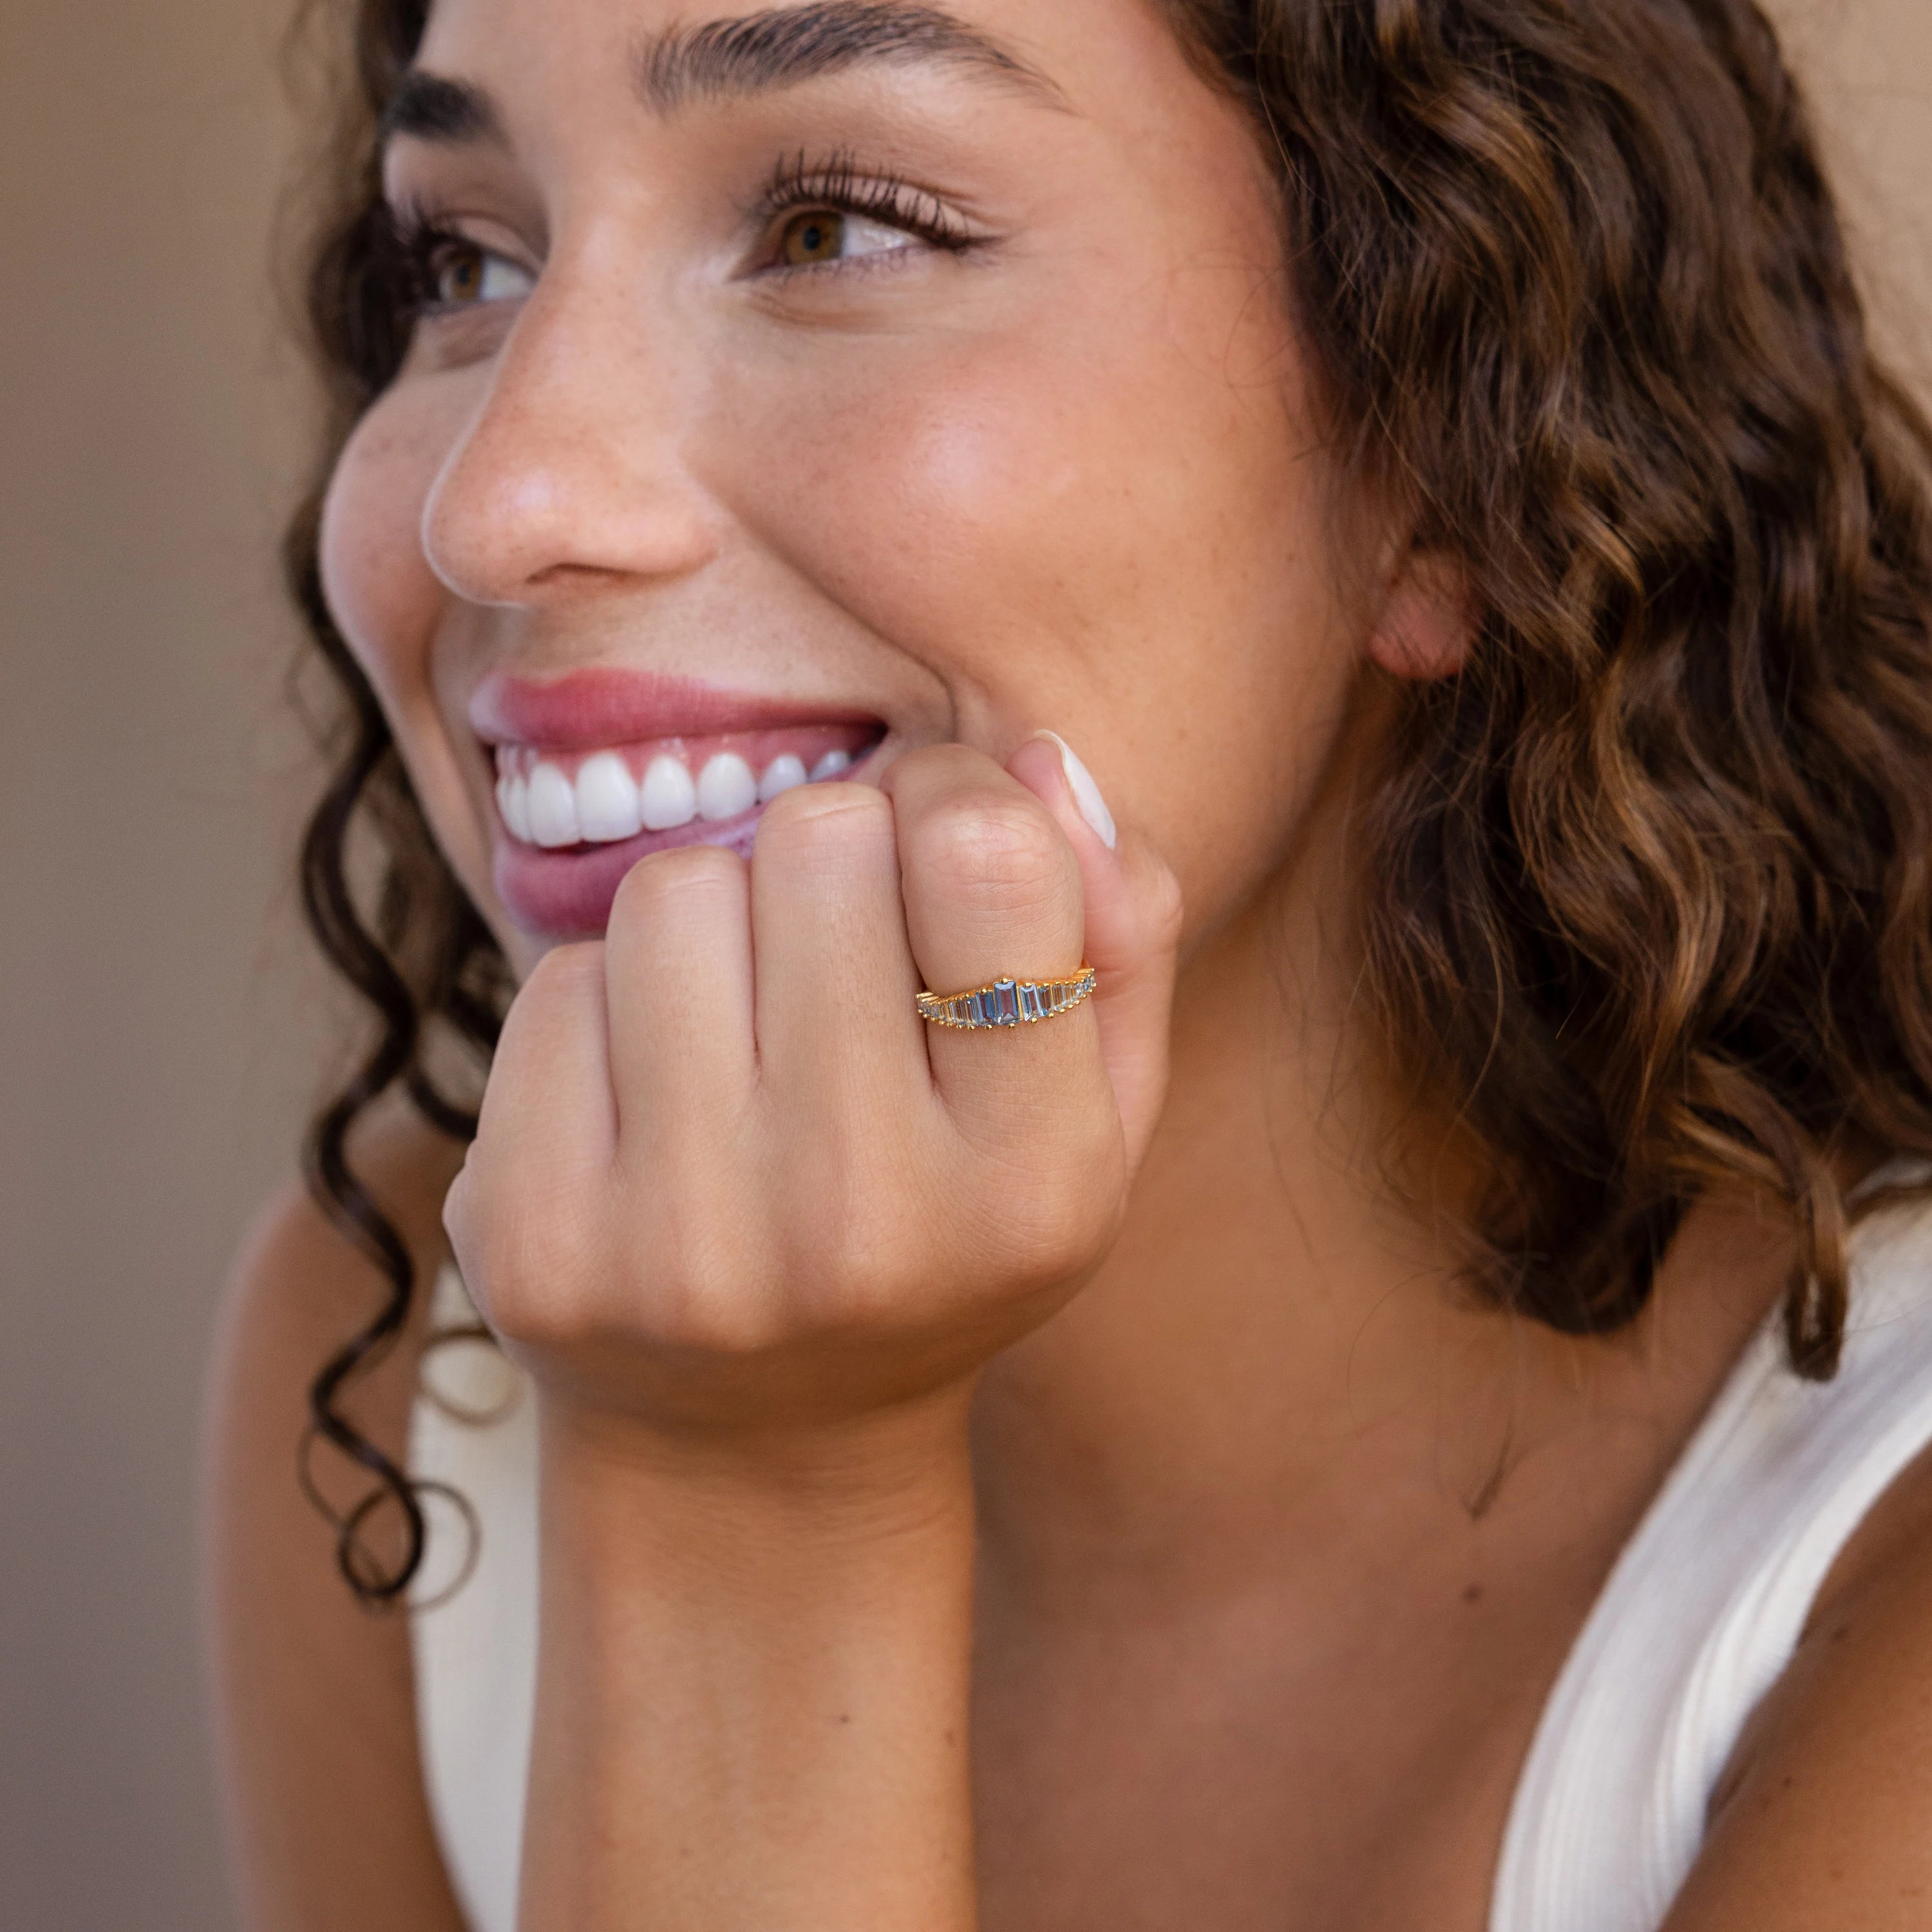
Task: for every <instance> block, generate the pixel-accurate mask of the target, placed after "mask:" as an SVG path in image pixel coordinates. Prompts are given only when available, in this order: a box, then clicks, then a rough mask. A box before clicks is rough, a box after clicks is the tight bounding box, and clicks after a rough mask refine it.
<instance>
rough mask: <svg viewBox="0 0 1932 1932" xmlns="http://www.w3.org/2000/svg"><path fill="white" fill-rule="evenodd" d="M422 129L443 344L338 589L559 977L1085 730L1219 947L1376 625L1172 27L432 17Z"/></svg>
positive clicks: (473, 855)
mask: <svg viewBox="0 0 1932 1932" xmlns="http://www.w3.org/2000/svg"><path fill="white" fill-rule="evenodd" d="M386 181H387V187H388V191H389V196H390V198H391V199H392V202H393V204H394V205H395V208H396V209H397V210H398V213H399V214H401V216H402V217H403V218H404V220H405V222H406V223H422V224H424V226H425V227H426V229H428V231H430V232H429V233H428V235H427V236H425V239H424V240H423V241H422V244H421V253H422V260H423V262H424V264H425V269H424V274H425V280H426V281H428V282H429V283H431V284H433V285H434V286H433V290H432V295H433V299H432V302H431V305H430V306H429V307H428V308H426V310H425V312H424V314H422V317H420V319H419V321H418V323H417V324H416V332H415V335H414V338H413V344H412V346H411V348H410V353H409V356H408V359H407V363H406V365H405V366H404V369H403V371H402V372H401V375H400V377H398V380H396V382H395V383H394V384H393V386H392V387H391V388H390V389H389V391H388V392H386V394H385V395H383V398H381V399H380V401H378V402H377V404H376V405H375V407H374V408H373V409H372V410H371V411H370V412H369V413H368V416H367V418H366V419H365V421H364V422H362V425H361V427H360V428H359V430H358V431H357V433H356V436H355V437H354V439H353V441H352V442H351V443H350V446H349V448H348V449H347V452H346V453H345V454H344V457H343V458H342V460H341V465H340V467H339V468H338V471H337V472H336V475H335V479H334V482H333V484H332V489H331V491H330V494H329V503H328V508H327V514H326V521H325V526H324V534H323V568H324V572H325V580H326V585H327V589H328V592H329V599H330V601H331V604H332V607H333V608H334V610H335V613H336V615H337V616H338V619H339V620H340V622H341V624H342V625H343V627H344V631H345V632H346V634H347V637H349V639H350V643H352V645H353V648H354V649H355V650H356V653H357V654H358V655H359V658H360V659H361V661H362V663H363V664H364V666H365V668H366V669H367V670H368V673H369V675H370V676H371V679H372V680H373V682H374V685H375V687H376V689H377V692H378V693H379V694H380V697H381V699H382V701H383V705H384V706H385V708H386V711H387V712H388V714H389V718H390V719H391V721H392V724H393V725H394V727H395V734H396V736H397V739H398V743H399V745H400V746H401V751H402V753H403V755H404V758H405V760H407V764H408V766H409V769H410V772H411V774H412V775H413V778H414V781H415V783H416V787H417V790H418V792H419V796H420V797H421V799H422V803H423V805H424V807H425V810H426V811H427V812H428V815H429V818H430V820H431V824H432V826H433V828H434V831H435V832H436V835H437V838H438V839H439V840H440V842H441V844H442V845H443V848H444V850H445V851H446V853H447V854H448V856H449V859H450V860H451V862H452V864H453V865H454V866H455V869H456V871H457V872H458V874H459V876H460V878H461V879H462V880H463V883H464V885H465V886H466V887H467V888H468V889H469V892H471V894H472V895H473V896H474V898H475V901H476V902H477V904H478V906H479V907H481V908H482V909H483V910H484V913H485V914H486V916H487V917H488V918H489V919H490V921H491V922H492V924H493V926H494V927H495V929H496V932H497V933H498V935H499V938H501V939H502V941H503V942H504V944H505V947H506V950H508V953H509V955H510V957H511V960H512V962H513V964H514V965H516V966H517V968H518V969H519V970H520V971H527V970H528V968H529V965H530V964H531V962H532V961H533V960H534V959H535V958H536V957H537V956H538V954H539V953H541V951H542V950H544V948H545V947H548V946H550V945H553V944H556V943H558V942H559V941H561V940H563V939H565V938H573V937H580V936H582V935H586V934H591V933H595V932H598V931H599V930H601V926H602V925H603V923H604V919H605V917H606V915H607V911H608V908H609V905H610V898H611V896H612V895H613V893H614V892H615V890H616V884H617V882H618V880H619V878H621V877H622V874H623V873H624V872H625V871H627V870H628V868H629V866H630V865H631V864H633V863H634V862H636V860H637V859H638V858H639V857H640V856H643V855H644V854H645V853H648V852H649V851H651V850H655V849H658V847H662V846H664V845H667V844H678V843H681V842H685V841H690V840H693V839H699V838H703V839H709V840H712V841H717V842H724V843H729V844H733V845H735V846H736V847H739V849H741V850H748V847H749V840H750V835H751V829H752V828H753V827H754V826H755V823H756V821H757V812H758V810H759V796H760V793H762V794H763V795H764V796H770V795H772V793H775V790H777V789H778V788H779V787H782V786H783V785H784V784H788V783H793V782H796V781H799V780H800V779H805V780H806V781H809V780H810V778H811V777H812V776H813V775H814V774H817V775H831V774H832V773H835V772H838V770H840V769H841V768H844V769H847V770H848V771H849V772H850V775H856V777H858V778H861V779H865V778H873V777H876V776H877V774H878V773H879V772H881V771H882V770H883V768H884V766H885V765H886V763H888V762H889V760H891V759H892V757H895V755H896V754H898V753H899V752H900V751H903V750H904V749H906V748H910V747H913V746H916V745H922V744H928V743H932V742H936V741H943V740H949V739H953V740H959V741H962V742H965V743H967V744H969V745H975V746H977V747H979V748H982V749H983V750H985V751H987V752H989V754H992V756H993V757H995V758H998V759H1001V760H1004V758H1005V757H1007V756H1008V755H1009V754H1010V753H1011V752H1012V751H1013V749H1014V748H1016V746H1017V745H1018V744H1019V742H1021V741H1022V739H1024V738H1025V737H1026V736H1028V735H1030V734H1031V733H1033V732H1034V731H1035V730H1039V729H1040V728H1043V727H1047V728H1051V729H1053V730H1057V731H1058V732H1059V733H1061V735H1062V736H1064V737H1065V738H1067V739H1068V740H1069V741H1070V742H1071V743H1072V744H1073V746H1074V748H1076V751H1079V753H1080V754H1082V757H1084V758H1085V760H1086V762H1087V763H1088V765H1089V766H1091V768H1092V769H1093V770H1094V772H1095V773H1096V775H1097V778H1098V779H1099V781H1100V785H1101V787H1102V789H1103V791H1104V793H1106V796H1107V798H1108V800H1109V803H1110V804H1111V805H1112V806H1113V808H1114V809H1115V813H1116V815H1117V816H1118V817H1121V818H1124V819H1127V820H1131V821H1132V822H1133V823H1135V824H1136V825H1137V826H1139V828H1140V829H1142V831H1143V832H1145V833H1146V834H1148V835H1149V836H1150V837H1151V838H1153V840H1154V841H1155V843H1156V844H1157V846H1158V847H1159V848H1160V850H1161V851H1162V853H1163V856H1165V857H1166V859H1167V860H1168V862H1169V864H1170V865H1172V866H1173V868H1175V871H1176V872H1177V874H1178V875H1179V877H1180V878H1181V883H1182V885H1183V887H1184V890H1185V892H1186V893H1187V900H1188V904H1189V907H1190V923H1191V926H1192V928H1193V930H1194V931H1195V932H1197V933H1198V932H1199V931H1200V930H1201V929H1202V928H1203V927H1204V926H1208V925H1210V924H1212V923H1214V922H1216V921H1217V919H1219V918H1220V916H1223V915H1225V913H1226V912H1227V911H1228V910H1229V908H1231V907H1232V906H1234V905H1235V904H1238V903H1239V902H1240V901H1242V900H1243V899H1244V898H1245V897H1246V896H1247V895H1249V894H1250V893H1251V892H1253V890H1254V889H1256V887H1257V886H1259V885H1260V884H1261V883H1262V882H1263V881H1264V880H1265V879H1266V877H1268V874H1269V873H1270V872H1271V871H1272V870H1273V869H1274V868H1275V867H1276V866H1277V865H1278V864H1279V863H1280V860H1281V858H1282V856H1283V853H1284V852H1285V850H1286V847H1287V845H1288V844H1289V841H1290V840H1291V838H1292V835H1293V833H1294V830H1295V825H1296V823H1297V821H1298V818H1299V817H1300V816H1301V814H1302V813H1303V812H1304V811H1305V810H1306V808H1307V802H1308V799H1309V796H1310V791H1311V788H1312V786H1313V782H1314V781H1315V779H1316V776H1317V775H1318V774H1319V771H1320V769H1321V767H1322V763H1323V760H1324V759H1325V755H1326V754H1327V753H1328V751H1329V749H1330V748H1331V745H1333V743H1334V741H1335V738H1336V734H1337V731H1338V729H1339V724H1340V718H1341V716H1342V715H1343V711H1344V709H1345V708H1346V699H1347V695H1348V693H1349V691H1350V689H1351V688H1352V685H1353V682H1354V673H1355V668H1356V665H1357V662H1358V645H1359V638H1358V634H1357V633H1358V630H1359V625H1352V622H1351V621H1350V619H1349V616H1348V614H1347V606H1346V602H1345V600H1344V599H1343V597H1342V596H1341V595H1340V592H1339V591H1338V589H1337V573H1336V572H1335V571H1333V570H1331V568H1330V558H1329V556H1328V551H1329V549H1330V546H1331V541H1332V533H1333V532H1334V528H1335V527H1336V526H1335V521H1334V517H1333V515H1332V514H1331V509H1332V503H1331V499H1332V494H1333V490H1334V475H1333V473H1332V471H1331V466H1330V464H1329V463H1328V459H1327V458H1326V456H1325V453H1324V452H1322V450H1321V449H1319V446H1318V445H1317V441H1316V434H1315V432H1314V430H1313V426H1312V421H1311V411H1310V407H1309V400H1308V395H1307V385H1306V380H1305V379H1306V377H1307V371H1306V368H1305V366H1304V359H1303V358H1302V356H1301V352H1300V351H1299V350H1298V345H1297V343H1296V341H1295V336H1294V334H1293V333H1292V329H1291V326H1290V322H1289V315H1288V313H1287V308H1286V301H1285V297H1284V291H1283V272H1282V256H1283V241H1282V238H1281V236H1280V232H1279V227H1278V218H1277V212H1276V209H1275V207H1274V202H1273V198H1272V194H1271V188H1270V185H1269V183H1268V178H1267V175H1266V172H1265V168H1264V166H1263V163H1262V157H1261V156H1260V154H1259V150H1258V147H1257V145H1256V142H1255V141H1254V139H1253V136H1252V135H1251V133H1250V130H1249V127H1248V125H1247V122H1246V121H1245V119H1244V118H1243V116H1242V115H1241V112H1240V111H1239V110H1238V109H1237V108H1236V107H1234V106H1232V105H1231V104H1229V103H1227V102H1226V101H1223V99H1222V98H1220V97H1219V96H1218V95H1216V94H1215V93H1214V92H1213V91H1212V90H1211V89H1210V88H1208V86H1206V85H1205V84H1204V83H1203V82H1202V80H1200V79H1199V78H1198V77H1197V76H1196V74H1195V73H1194V71H1193V69H1192V68H1190V66H1189V65H1188V63H1187V59H1186V58H1185V56H1184V54H1183V52H1181V49H1180V47H1179V46H1178V44H1177V43H1175V40H1174V39H1173V38H1172V35H1171V34H1170V33H1169V30H1168V28H1166V26H1165V25H1164V24H1163V22H1162V20H1161V19H1160V16H1159V14H1158V13H1157V10H1156V9H1155V7H1154V6H1153V5H1151V0H1054V4H1053V5H1052V6H1050V7H1049V6H1042V5H1039V4H1038V0H955V4H953V5H952V6H950V7H949V8H948V9H947V10H944V11H942V10H940V9H938V8H937V7H924V6H901V5H892V4H883V5H882V4H862V5H851V4H847V5H836V4H835V5H798V6H782V5H781V6H777V7H770V8H765V9H760V10H755V11H752V10H745V9H742V7H739V6H737V5H734V4H733V0H709V4H708V5H700V6H698V7H693V6H692V5H691V0H437V5H436V7H435V10H434V17H433V18H432V20H431V26H430V28H429V31H428V37H427V38H426V40H425V42H424V44H423V46H422V51H421V55H420V58H419V64H418V67H417V69H416V77H415V79H414V80H413V82H412V83H411V84H410V86H408V88H407V89H406V91H405V92H404V95H403V97H402V99H401V101H400V103H399V104H398V110H397V111H396V113H395V114H394V115H392V133H391V136H390V141H389V149H388V154H387V163H386ZM439 236H440V237H443V238H446V239H437V238H438V237H439ZM847 760H849V761H850V762H849V766H847V763H846V761H847Z"/></svg>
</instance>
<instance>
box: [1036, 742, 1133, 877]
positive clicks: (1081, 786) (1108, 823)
mask: <svg viewBox="0 0 1932 1932" xmlns="http://www.w3.org/2000/svg"><path fill="white" fill-rule="evenodd" d="M1039 735H1040V736H1041V737H1043V738H1048V739H1052V742H1053V745H1054V747H1055V749H1056V750H1057V751H1058V752H1059V754H1060V769H1061V770H1062V771H1064V772H1065V773H1066V774H1067V790H1069V791H1070V792H1071V793H1073V802H1074V803H1075V804H1076V805H1078V806H1079V808H1080V816H1081V817H1082V818H1084V819H1085V820H1086V821H1087V823H1088V824H1089V825H1090V826H1092V827H1093V828H1094V834H1095V835H1096V836H1097V837H1098V838H1100V839H1101V840H1102V841H1103V842H1104V843H1105V844H1106V847H1107V850H1109V851H1110V852H1112V851H1115V850H1118V849H1119V845H1120V837H1121V835H1120V832H1119V831H1118V829H1117V828H1116V827H1115V823H1114V814H1112V812H1111V811H1109V810H1108V809H1107V801H1106V799H1104V798H1103V797H1102V796H1100V787H1099V786H1098V785H1097V784H1095V783H1094V774H1093V773H1092V772H1090V771H1089V770H1088V769H1087V767H1086V766H1085V765H1083V764H1082V763H1081V762H1080V760H1079V757H1078V755H1077V754H1076V753H1075V751H1074V749H1073V746H1072V745H1070V744H1069V743H1068V742H1067V740H1066V739H1064V738H1063V737H1062V736H1061V735H1060V733H1058V731H1043V732H1041V733H1039Z"/></svg>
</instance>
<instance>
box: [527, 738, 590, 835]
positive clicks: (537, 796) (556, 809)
mask: <svg viewBox="0 0 1932 1932" xmlns="http://www.w3.org/2000/svg"><path fill="white" fill-rule="evenodd" d="M529 820H530V836H531V838H532V840H533V841H535V843H536V844H539V845H541V846H542V847H544V850H546V851H550V850H555V849H556V847H558V846H560V845H575V844H579V843H580V842H581V841H582V838H583V834H582V833H581V832H580V831H579V829H577V790H576V787H574V785H572V784H571V782H570V781H569V779H568V778H565V776H564V775H563V774H562V772H560V771H559V770H558V769H557V768H556V766H554V765H553V764H552V763H550V761H549V760H547V759H539V760H538V761H537V764H536V766H535V769H533V770H532V772H531V773H530V789H529Z"/></svg>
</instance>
